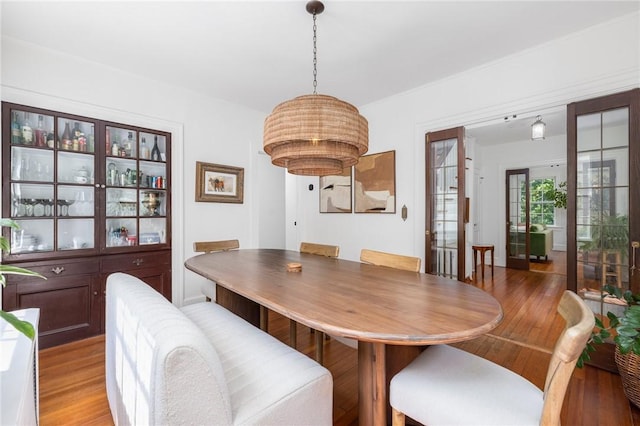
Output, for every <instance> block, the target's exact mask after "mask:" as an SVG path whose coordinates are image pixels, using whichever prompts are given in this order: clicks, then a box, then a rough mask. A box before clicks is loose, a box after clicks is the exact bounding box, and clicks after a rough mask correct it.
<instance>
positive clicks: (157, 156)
mask: <svg viewBox="0 0 640 426" xmlns="http://www.w3.org/2000/svg"><path fill="white" fill-rule="evenodd" d="M153 139H154V140H153V149H152V150H151V159H152V160H155V161H160V159H161V157H160V148H158V137H157V136H154V137H153Z"/></svg>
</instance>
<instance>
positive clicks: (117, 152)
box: [111, 136, 120, 157]
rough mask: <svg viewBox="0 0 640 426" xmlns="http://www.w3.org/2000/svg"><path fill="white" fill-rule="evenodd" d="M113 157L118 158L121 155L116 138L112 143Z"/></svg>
mask: <svg viewBox="0 0 640 426" xmlns="http://www.w3.org/2000/svg"><path fill="white" fill-rule="evenodd" d="M111 155H113V156H114V157H118V156H119V155H120V146H119V145H118V139H117V138H116V137H115V136H114V138H113V142H111Z"/></svg>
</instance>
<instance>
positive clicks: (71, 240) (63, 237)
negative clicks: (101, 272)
mask: <svg viewBox="0 0 640 426" xmlns="http://www.w3.org/2000/svg"><path fill="white" fill-rule="evenodd" d="M93 229H94V222H93V219H60V220H58V250H81V249H93V248H95V242H94V240H93V235H94V234H93Z"/></svg>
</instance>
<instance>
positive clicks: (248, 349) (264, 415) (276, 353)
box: [182, 303, 333, 425]
mask: <svg viewBox="0 0 640 426" xmlns="http://www.w3.org/2000/svg"><path fill="white" fill-rule="evenodd" d="M182 311H183V312H184V314H185V315H186V316H187V317H188V318H189V319H191V321H193V322H194V323H195V324H196V325H197V326H198V327H199V328H200V329H201V330H202V331H203V332H204V334H205V335H206V336H207V340H209V341H210V342H211V343H212V344H213V346H214V347H215V349H216V352H217V353H218V355H219V357H220V361H221V363H222V367H223V369H224V374H225V377H226V378H227V386H228V388H229V394H230V399H231V406H232V411H233V423H234V425H244V424H260V425H331V422H332V409H333V380H332V377H331V373H330V372H329V371H328V370H327V369H326V368H324V367H322V366H321V365H320V364H318V363H317V362H315V361H314V360H312V359H311V358H309V357H307V356H305V355H303V354H301V353H299V352H297V351H295V350H294V349H292V348H290V347H289V346H287V345H285V344H284V343H282V342H280V341H279V340H277V339H275V338H274V337H272V336H270V335H268V334H267V333H264V332H263V331H261V330H260V329H258V328H256V327H254V326H253V325H251V324H249V323H248V322H246V321H244V320H241V319H240V318H239V317H237V316H236V315H234V314H232V313H231V312H229V311H227V310H226V309H224V308H222V307H221V306H219V305H217V304H215V303H197V304H194V305H189V306H185V307H183V308H182Z"/></svg>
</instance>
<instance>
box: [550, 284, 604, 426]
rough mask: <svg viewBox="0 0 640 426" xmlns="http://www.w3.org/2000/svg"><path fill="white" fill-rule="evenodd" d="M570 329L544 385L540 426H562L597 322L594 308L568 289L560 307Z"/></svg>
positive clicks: (559, 344)
mask: <svg viewBox="0 0 640 426" xmlns="http://www.w3.org/2000/svg"><path fill="white" fill-rule="evenodd" d="M558 313H560V315H561V316H562V317H563V318H564V320H565V321H566V326H565V329H564V331H563V332H562V334H561V335H560V337H559V338H558V340H557V341H556V346H555V348H554V350H553V354H552V355H551V361H550V362H549V368H548V370H547V378H546V380H545V384H544V406H543V409H542V418H541V420H540V424H544V425H547V424H549V425H555V424H557V425H559V424H560V412H561V410H562V403H563V401H564V396H565V393H566V391H567V387H568V386H569V380H570V379H571V375H572V374H573V370H574V368H575V366H576V362H577V361H578V357H579V356H580V354H581V353H582V349H583V348H584V346H585V344H586V343H587V340H588V339H589V336H591V331H592V330H593V327H594V326H595V319H594V316H593V312H592V311H591V309H590V308H589V307H588V306H587V305H586V303H584V301H583V300H582V299H581V298H580V296H578V295H577V294H575V293H574V292H572V291H569V290H566V291H565V292H564V294H563V295H562V298H561V299H560V303H559V304H558Z"/></svg>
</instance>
